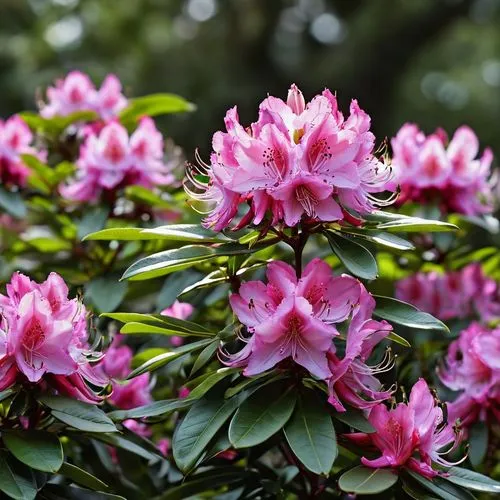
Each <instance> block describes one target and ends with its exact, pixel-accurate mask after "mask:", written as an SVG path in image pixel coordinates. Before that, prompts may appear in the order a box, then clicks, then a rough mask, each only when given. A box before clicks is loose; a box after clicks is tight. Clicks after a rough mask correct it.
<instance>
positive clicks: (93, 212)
mask: <svg viewBox="0 0 500 500" xmlns="http://www.w3.org/2000/svg"><path fill="white" fill-rule="evenodd" d="M108 215H109V209H108V208H106V207H93V208H91V209H90V210H88V211H87V212H86V213H85V215H84V216H83V217H82V219H81V220H80V221H78V232H77V238H78V239H79V240H81V239H84V238H85V236H87V235H88V234H92V233H95V232H96V231H100V230H101V229H102V228H103V227H104V226H105V225H106V221H107V219H108Z"/></svg>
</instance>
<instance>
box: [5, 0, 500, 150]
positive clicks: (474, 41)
mask: <svg viewBox="0 0 500 500" xmlns="http://www.w3.org/2000/svg"><path fill="white" fill-rule="evenodd" d="M75 68H78V69H81V70H83V71H86V72H88V73H89V74H90V75H91V76H92V77H93V78H94V79H95V80H96V81H98V82H99V81H100V80H102V78H103V77H104V75H105V74H106V73H108V72H114V73H116V74H117V75H118V76H119V77H120V79H121V80H122V81H123V83H124V85H125V87H126V93H127V94H128V95H130V96H138V95H142V94H146V93H151V92H176V93H179V94H181V95H183V96H185V97H187V98H188V99H190V100H192V101H193V102H195V103H197V104H198V110H197V112H196V113H193V114H191V115H189V116H181V117H179V116H175V117H172V118H168V119H166V120H165V121H164V123H163V124H162V125H163V126H164V127H165V131H166V133H167V134H169V135H171V136H172V137H173V139H174V140H175V141H176V142H177V143H178V144H180V145H181V146H183V147H184V148H185V150H186V153H187V156H188V157H189V156H190V152H192V151H193V149H194V148H196V147H199V148H200V149H201V151H202V152H207V151H208V150H209V147H210V139H211V135H212V133H213V132H214V131H215V130H217V129H219V128H221V127H222V125H223V116H224V113H225V111H226V109H227V108H229V107H231V106H233V105H234V104H237V105H238V108H239V110H240V116H241V118H242V120H243V122H250V121H252V120H253V119H254V118H255V116H256V105H257V103H258V102H260V101H261V100H262V99H263V98H264V97H265V96H266V94H267V93H270V94H273V95H276V96H285V95H286V91H287V88H288V86H289V84H290V83H291V82H296V83H297V84H299V86H300V87H301V88H302V89H303V90H304V92H305V94H306V95H308V96H312V95H313V94H314V93H316V92H318V91H321V90H322V88H323V87H330V88H331V89H332V90H337V92H338V96H339V99H340V102H341V103H342V105H343V106H347V105H348V103H349V100H350V99H351V98H353V97H356V98H358V100H359V102H360V104H361V106H362V107H363V108H365V109H366V110H367V111H368V112H369V113H370V114H371V115H372V118H373V128H374V131H375V133H376V135H377V137H378V139H379V140H382V139H383V138H384V137H385V136H389V137H390V136H391V135H392V134H394V133H395V132H396V131H397V129H398V128H399V126H400V125H401V124H402V123H403V122H404V121H415V122H418V123H419V124H420V125H421V126H422V127H423V128H424V129H425V130H426V131H427V132H430V131H432V130H433V129H434V128H435V127H436V126H438V125H439V126H442V127H444V128H445V129H447V130H448V131H452V130H453V129H454V128H455V127H457V126H458V125H460V124H462V123H467V124H469V125H471V126H472V127H473V128H474V129H475V130H476V131H477V133H478V135H479V137H480V139H481V142H482V143H483V145H491V146H492V147H493V149H494V150H496V153H497V154H498V153H499V148H498V147H497V141H498V139H499V138H500V0H330V1H328V0H286V1H285V0H185V1H181V0H1V2H0V115H2V116H7V115H10V114H12V113H15V112H17V111H20V110H22V109H30V108H33V107H34V97H33V96H34V95H35V93H36V92H37V91H38V92H40V91H42V90H43V89H44V88H45V87H46V86H47V85H48V84H49V83H50V82H52V81H53V80H54V79H55V78H56V77H58V76H62V75H63V74H64V73H65V72H67V71H68V70H71V69H75Z"/></svg>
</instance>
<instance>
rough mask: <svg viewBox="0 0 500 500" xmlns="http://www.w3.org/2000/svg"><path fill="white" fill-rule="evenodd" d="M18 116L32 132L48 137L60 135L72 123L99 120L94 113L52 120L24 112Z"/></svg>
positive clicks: (83, 113)
mask: <svg viewBox="0 0 500 500" xmlns="http://www.w3.org/2000/svg"><path fill="white" fill-rule="evenodd" d="M20 116H21V118H22V119H23V120H24V121H25V122H26V123H27V124H28V126H29V127H30V128H31V129H32V130H35V131H39V132H44V133H46V134H50V135H59V134H61V133H62V132H63V131H64V130H65V129H66V128H68V127H69V126H70V125H72V124H73V123H76V122H92V121H96V120H97V119H98V118H99V116H98V114H97V113H96V112H95V111H75V112H74V113H70V114H69V115H66V116H54V117H52V118H43V117H42V116H40V115H39V114H38V113H33V112H30V111H26V112H23V113H20Z"/></svg>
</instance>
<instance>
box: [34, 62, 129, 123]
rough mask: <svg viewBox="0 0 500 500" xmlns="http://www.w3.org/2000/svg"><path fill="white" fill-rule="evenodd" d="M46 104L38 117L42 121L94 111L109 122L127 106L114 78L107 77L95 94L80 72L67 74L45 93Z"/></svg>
mask: <svg viewBox="0 0 500 500" xmlns="http://www.w3.org/2000/svg"><path fill="white" fill-rule="evenodd" d="M47 99H48V103H47V104H45V105H43V107H42V108H41V110H40V114H41V115H42V116H43V117H44V118H52V117H54V116H66V115H69V114H71V113H75V112H76V111H95V112H96V113H97V114H98V115H99V116H100V117H101V118H102V119H103V120H109V119H111V118H113V117H115V116H117V115H118V113H119V112H120V111H121V110H122V109H124V108H125V107H126V106H127V99H126V98H125V96H124V95H123V94H122V85H121V83H120V81H119V80H118V78H117V77H116V76H115V75H108V76H107V77H106V78H105V79H104V81H103V83H102V85H101V88H100V89H99V90H97V89H96V88H95V86H94V84H93V83H92V81H91V80H90V78H89V77H88V76H87V75H86V74H84V73H81V72H80V71H71V72H70V73H68V74H67V75H66V77H65V78H64V79H61V80H57V81H56V85H55V87H49V88H48V89H47Z"/></svg>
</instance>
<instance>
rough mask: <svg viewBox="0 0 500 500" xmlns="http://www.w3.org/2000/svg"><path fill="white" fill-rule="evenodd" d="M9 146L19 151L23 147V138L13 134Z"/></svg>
mask: <svg viewBox="0 0 500 500" xmlns="http://www.w3.org/2000/svg"><path fill="white" fill-rule="evenodd" d="M9 145H10V147H11V148H12V149H17V148H18V147H19V146H20V145H21V137H20V135H19V134H18V133H14V134H12V137H11V138H10V140H9Z"/></svg>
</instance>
